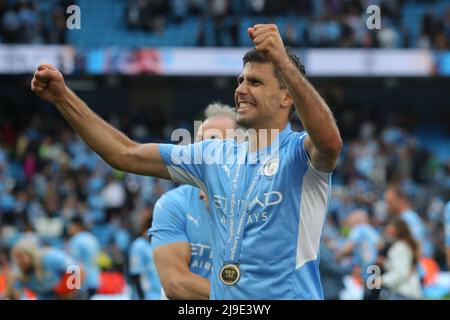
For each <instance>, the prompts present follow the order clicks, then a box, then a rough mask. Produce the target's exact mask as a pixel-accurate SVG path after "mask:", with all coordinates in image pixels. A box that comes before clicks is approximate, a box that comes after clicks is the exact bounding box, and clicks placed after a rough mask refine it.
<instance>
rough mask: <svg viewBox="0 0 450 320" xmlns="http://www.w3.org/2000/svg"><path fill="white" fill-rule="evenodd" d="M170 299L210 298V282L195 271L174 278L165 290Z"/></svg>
mask: <svg viewBox="0 0 450 320" xmlns="http://www.w3.org/2000/svg"><path fill="white" fill-rule="evenodd" d="M165 291H166V294H167V297H168V298H169V299H183V300H208V299H209V291H210V282H209V281H208V280H207V279H205V278H203V277H200V276H198V275H196V274H195V273H192V272H189V273H186V274H185V275H183V276H182V277H179V278H178V280H174V281H173V282H172V283H171V284H170V288H168V290H165Z"/></svg>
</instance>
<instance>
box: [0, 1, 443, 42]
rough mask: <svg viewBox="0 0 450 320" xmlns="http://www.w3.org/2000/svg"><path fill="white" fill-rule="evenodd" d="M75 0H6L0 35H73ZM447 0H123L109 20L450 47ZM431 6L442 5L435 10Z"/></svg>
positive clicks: (199, 36) (190, 31)
mask: <svg viewBox="0 0 450 320" xmlns="http://www.w3.org/2000/svg"><path fill="white" fill-rule="evenodd" d="M76 3H77V2H76V1H75V4H76ZM71 4H73V1H68V0H45V1H36V0H1V1H0V43H51V44H55V43H67V42H70V39H69V38H68V37H67V33H68V30H67V28H66V19H67V18H68V14H67V13H66V8H67V7H68V6H69V5H71ZM445 4H446V2H445V1H443V0H432V1H423V0H398V1H390V0H376V1H374V0H370V1H369V0H346V1H341V0H339V1H337V0H301V1H298V0H282V1H281V0H280V1H269V0H211V1H207V0H170V1H164V0H124V3H123V8H124V9H123V10H124V13H123V19H122V22H121V25H120V23H119V24H118V25H116V24H112V25H111V26H110V28H121V29H128V30H129V32H130V37H132V36H133V32H135V31H144V32H148V33H149V34H158V35H161V36H162V37H164V34H165V30H168V29H170V28H177V26H182V25H183V23H184V22H185V21H187V20H192V19H194V20H195V25H194V26H192V25H190V26H189V27H186V28H185V29H183V30H184V31H183V32H184V34H185V35H184V36H185V37H189V38H195V39H196V41H195V45H197V46H219V47H222V46H248V45H249V43H248V41H247V40H248V39H247V36H246V34H245V30H246V28H244V27H243V25H246V26H247V25H250V24H253V23H257V22H258V21H259V22H276V23H278V24H279V26H280V30H281V32H282V34H283V37H284V39H285V43H286V44H287V45H289V46H291V47H343V48H432V49H438V50H446V49H449V47H450V4H449V5H447V6H446V5H445ZM369 5H378V6H379V7H380V9H381V29H380V30H369V29H368V28H367V27H366V21H367V19H368V17H369V14H368V13H367V12H366V10H367V8H368V6H369ZM423 5H426V7H423ZM421 6H422V7H421ZM433 6H436V8H439V9H435V10H432V8H433ZM438 6H439V7H438ZM406 8H410V10H406ZM414 8H418V9H414ZM85 10H87V9H85ZM92 10H94V9H92ZM105 10H107V7H105ZM81 12H83V8H81ZM89 16H90V15H87V14H86V16H85V17H86V18H88V17H89ZM94 17H95V15H94ZM103 17H105V15H103ZM82 21H83V20H82ZM82 23H83V22H82ZM83 32H85V33H89V32H96V31H95V30H89V29H85V30H83ZM162 43H164V45H167V41H165V42H162ZM190 45H192V44H190Z"/></svg>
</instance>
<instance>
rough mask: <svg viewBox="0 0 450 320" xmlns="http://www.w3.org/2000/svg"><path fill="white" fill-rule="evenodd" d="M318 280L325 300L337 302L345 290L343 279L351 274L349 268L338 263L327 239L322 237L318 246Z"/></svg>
mask: <svg viewBox="0 0 450 320" xmlns="http://www.w3.org/2000/svg"><path fill="white" fill-rule="evenodd" d="M319 269H320V279H321V281H322V287H323V296H324V299H325V300H339V299H340V293H341V291H342V290H344V288H345V284H344V277H345V276H346V275H348V274H351V272H352V269H351V267H345V266H343V265H341V264H340V263H339V261H338V260H337V257H336V253H335V252H334V251H333V246H332V244H331V242H330V240H329V239H327V238H326V237H324V239H323V240H322V243H321V245H320V265H319Z"/></svg>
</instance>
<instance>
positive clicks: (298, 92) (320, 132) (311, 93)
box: [278, 57, 342, 153]
mask: <svg viewBox="0 0 450 320" xmlns="http://www.w3.org/2000/svg"><path fill="white" fill-rule="evenodd" d="M286 59H288V58H287V57H286ZM278 67H279V69H280V71H281V73H282V75H283V78H284V80H285V82H286V85H287V88H288V90H289V93H290V94H291V96H292V99H293V100H294V103H295V107H296V110H297V112H298V113H299V116H300V119H301V121H302V124H303V127H304V128H305V130H306V131H307V132H308V135H309V137H310V138H311V141H312V142H313V143H314V146H315V147H316V148H317V149H318V150H319V151H320V152H323V153H329V152H333V151H339V150H340V147H341V145H342V141H341V138H340V135H339V130H338V128H337V126H336V122H335V120H334V117H333V114H332V113H331V110H330V109H329V108H328V106H327V104H326V103H325V101H324V100H323V99H322V97H321V96H320V95H319V93H318V92H317V91H316V90H315V89H314V87H313V86H312V85H311V84H310V83H309V81H308V80H307V79H306V78H305V77H304V76H303V75H302V74H301V73H300V71H299V70H297V68H296V67H295V66H294V65H293V64H292V63H291V62H290V61H286V62H285V63H283V64H282V65H281V66H278Z"/></svg>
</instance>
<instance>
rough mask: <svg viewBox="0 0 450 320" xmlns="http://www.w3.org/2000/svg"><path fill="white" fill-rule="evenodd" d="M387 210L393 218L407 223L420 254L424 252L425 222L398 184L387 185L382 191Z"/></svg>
mask: <svg viewBox="0 0 450 320" xmlns="http://www.w3.org/2000/svg"><path fill="white" fill-rule="evenodd" d="M384 199H385V201H386V205H387V209H388V211H389V212H390V213H391V214H393V215H394V218H400V219H401V220H403V221H405V222H406V223H407V224H408V228H409V230H410V231H411V234H412V236H413V237H414V239H415V240H416V241H417V243H418V245H419V248H420V255H419V256H422V255H423V254H424V245H425V241H426V240H425V237H426V229H425V223H424V222H423V220H422V219H421V218H420V216H419V215H418V214H417V212H415V211H414V210H413V209H412V205H411V201H410V199H409V197H408V195H407V194H406V193H405V192H404V191H403V190H402V189H401V188H400V186H398V185H389V186H388V187H387V189H386V191H385V193H384Z"/></svg>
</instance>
